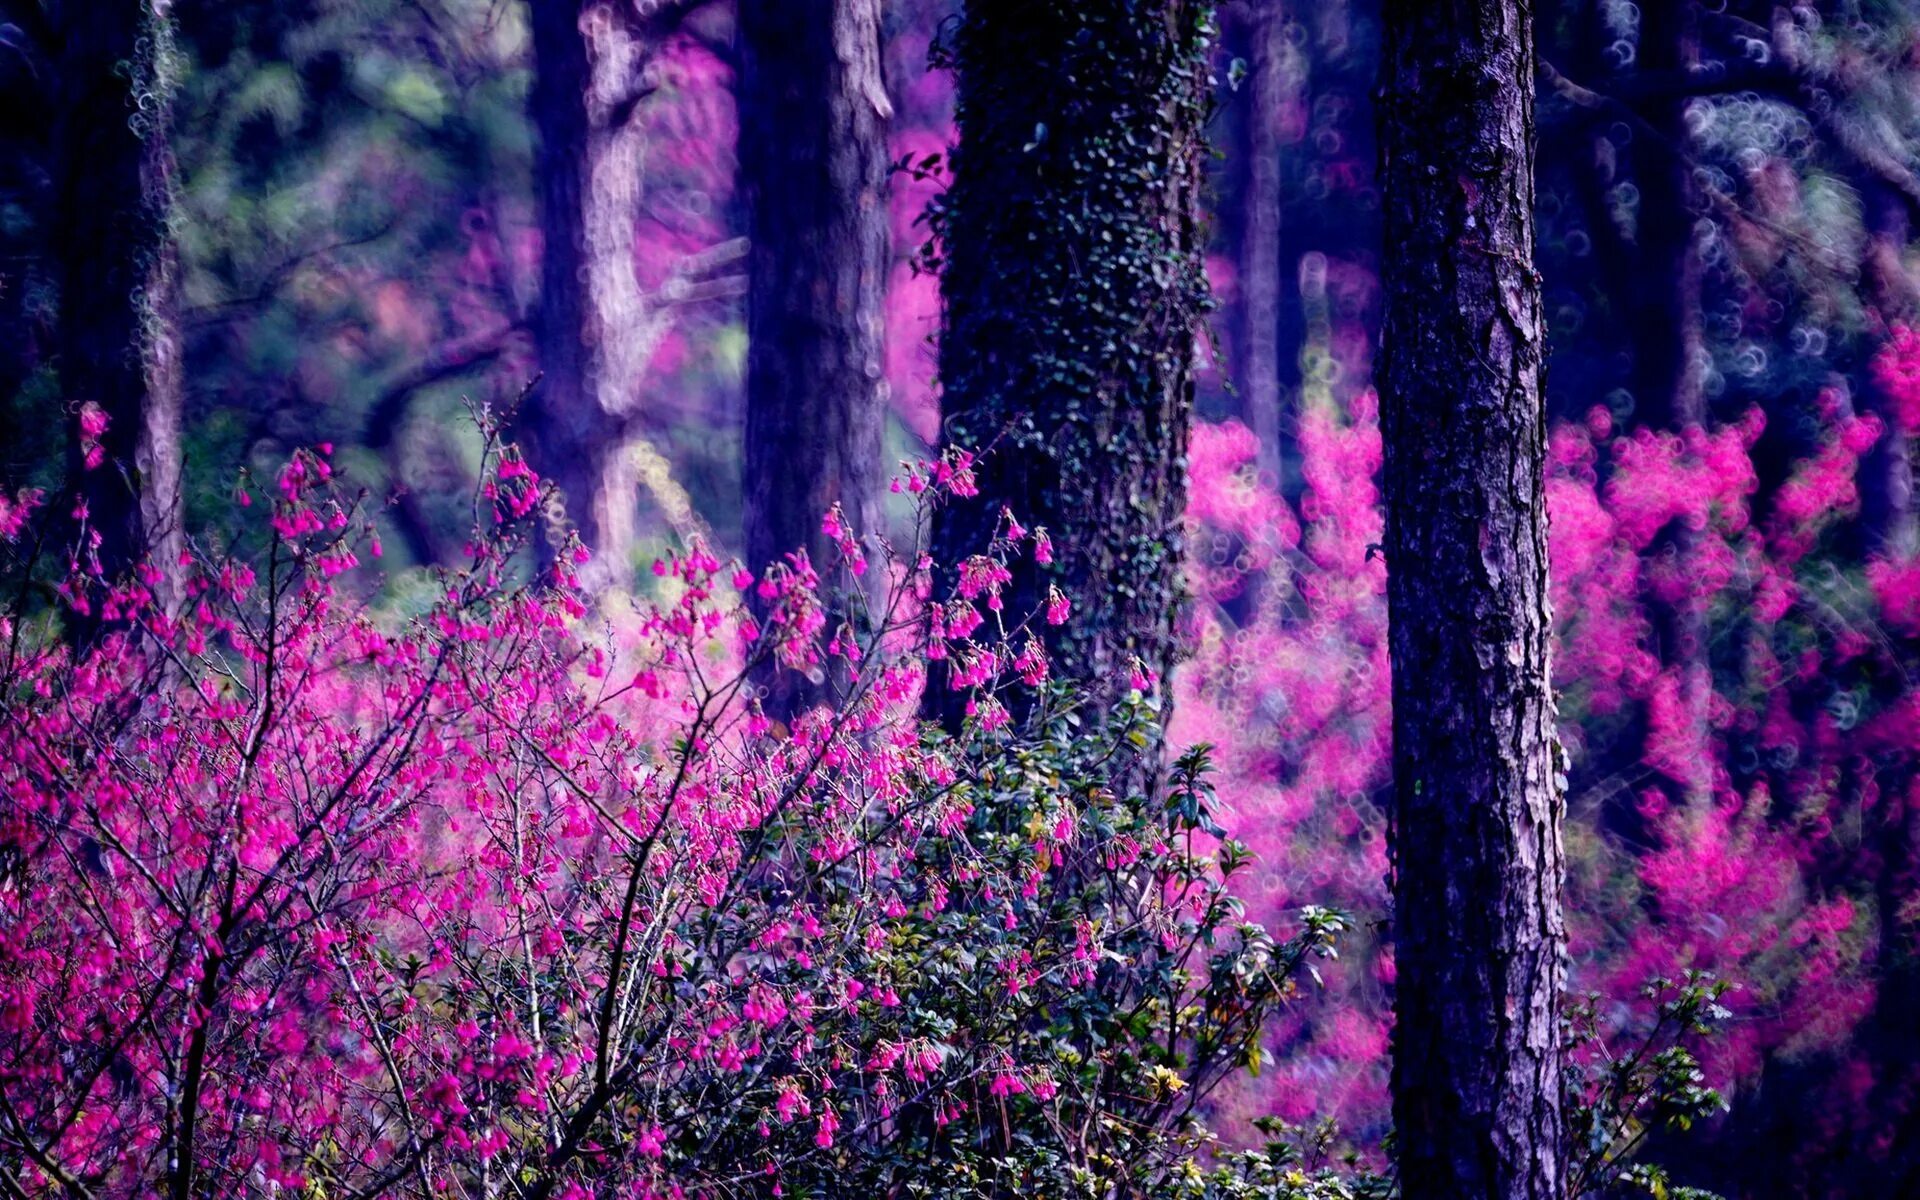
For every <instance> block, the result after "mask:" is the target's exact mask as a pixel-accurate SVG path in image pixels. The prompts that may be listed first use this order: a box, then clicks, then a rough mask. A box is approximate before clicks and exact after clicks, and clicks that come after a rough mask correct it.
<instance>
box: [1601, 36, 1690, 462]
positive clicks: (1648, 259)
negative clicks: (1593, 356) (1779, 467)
mask: <svg viewBox="0 0 1920 1200" xmlns="http://www.w3.org/2000/svg"><path fill="white" fill-rule="evenodd" d="M1698 26H1699V15H1698V13H1697V12H1696V10H1695V8H1694V6H1693V5H1692V4H1691V3H1687V2H1686V0H1666V2H1665V3H1660V4H1650V5H1647V6H1645V7H1644V8H1643V9H1642V18H1641V26H1640V37H1639V41H1638V43H1637V58H1636V69H1637V70H1639V71H1642V72H1648V73H1653V74H1676V75H1677V74H1680V73H1681V72H1684V71H1687V70H1690V69H1692V68H1693V67H1694V66H1695V65H1696V64H1697V62H1698V59H1699V56H1700V50H1699V45H1700V34H1699V28H1698ZM1687 102H1688V98H1687V97H1686V96H1685V95H1683V94H1676V95H1674V96H1672V97H1670V98H1664V99H1662V100H1660V101H1659V102H1658V103H1657V104H1654V105H1652V106H1651V109H1650V111H1649V112H1648V113H1647V124H1648V126H1649V127H1650V128H1651V129H1652V130H1653V131H1654V132H1655V134H1656V135H1657V136H1656V137H1654V138H1650V139H1644V140H1645V141H1647V142H1648V143H1649V144H1646V145H1639V146H1636V147H1635V154H1634V182H1635V183H1636V184H1638V185H1639V189H1640V206H1639V210H1638V212H1639V216H1638V221H1637V224H1636V230H1635V240H1636V242H1637V243H1638V245H1639V250H1640V255H1639V258H1640V272H1639V278H1638V279H1636V280H1635V281H1634V282H1635V284H1636V286H1638V287H1640V288H1642V289H1644V290H1643V291H1642V292H1641V294H1640V295H1638V296H1634V297H1627V296H1622V297H1620V298H1619V299H1620V302H1621V303H1622V304H1623V305H1625V306H1627V307H1628V308H1629V309H1630V310H1631V311H1632V312H1634V313H1635V314H1636V319H1635V320H1634V321H1633V324H1632V328H1633V332H1634V352H1635V361H1634V401H1635V412H1636V416H1637V418H1638V420H1639V422H1640V423H1641V424H1643V425H1647V426H1651V427H1652V428H1655V429H1683V428H1685V427H1687V426H1690V425H1699V424H1702V423H1703V422H1704V421H1705V420H1706V418H1707V412H1706V392H1705V390H1704V389H1705V378H1704V372H1703V370H1702V365H1703V364H1702V360H1703V359H1704V358H1705V356H1706V322H1705V317H1704V315H1703V313H1702V310H1701V297H1700V286H1701V266H1702V264H1701V260H1700V237H1699V234H1698V233H1697V232H1696V231H1695V226H1696V225H1697V224H1698V222H1699V211H1698V210H1699V207H1700V202H1699V194H1698V189H1696V188H1695V187H1694V184H1693V163H1692V161H1691V151H1692V141H1693V139H1692V138H1691V137H1690V136H1689V134H1688V132H1687V124H1686V106H1687Z"/></svg>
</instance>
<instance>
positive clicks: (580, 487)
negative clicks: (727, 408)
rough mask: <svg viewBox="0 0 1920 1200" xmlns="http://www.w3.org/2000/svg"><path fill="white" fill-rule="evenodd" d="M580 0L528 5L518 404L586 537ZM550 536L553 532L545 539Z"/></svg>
mask: <svg viewBox="0 0 1920 1200" xmlns="http://www.w3.org/2000/svg"><path fill="white" fill-rule="evenodd" d="M580 8H581V5H580V3H579V0H544V2H542V3H535V4H533V5H532V6H531V13H532V18H533V56H534V70H533V87H532V89H531V95H530V96H529V102H528V103H529V107H530V108H531V110H532V112H531V115H532V118H533V125H534V128H535V129H536V130H537V131H538V133H539V136H540V147H539V154H538V157H537V158H536V160H535V166H534V173H535V186H536V187H537V188H538V189H539V193H540V234H541V250H540V254H541V258H540V309H539V316H538V319H537V321H536V322H535V327H534V328H535V335H536V338H537V341H538V348H539V356H540V383H539V385H538V386H537V387H536V388H535V389H534V391H533V392H532V393H531V394H530V395H529V396H528V397H527V400H526V406H525V410H524V411H523V412H522V413H521V420H520V437H521V440H522V442H523V443H524V444H525V447H526V452H527V458H528V461H529V462H531V463H532V464H533V467H534V469H535V470H537V471H539V472H540V473H541V474H542V475H544V476H546V477H547V478H549V479H551V480H553V482H554V484H555V485H556V486H557V487H558V488H559V489H560V493H561V496H562V498H563V499H564V500H565V501H566V503H567V505H568V507H569V516H570V517H571V518H572V520H573V521H574V523H575V526H576V528H577V529H578V530H579V531H580V534H581V540H582V541H583V542H585V543H587V544H588V545H589V546H593V545H595V544H596V543H597V542H598V540H599V539H598V536H597V531H596V530H595V529H594V528H593V526H592V525H591V518H592V511H591V506H592V497H593V495H594V489H595V487H596V486H597V484H598V480H599V471H598V469H597V467H598V457H599V454H600V447H601V446H602V444H603V443H604V442H605V440H606V438H607V436H608V435H607V431H606V429H605V428H604V426H605V424H606V422H605V419H604V415H603V414H602V412H601V409H600V402H599V399H598V397H597V396H596V395H595V394H594V390H593V386H592V382H591V369H590V365H589V364H590V362H591V360H592V352H591V349H590V346H589V340H590V337H589V331H588V326H587V305H588V298H587V287H586V272H587V234H586V216H587V214H586V203H587V201H586V188H587V183H588V165H589V164H588V157H587V156H588V145H587V143H588V125H587V86H588V77H589V67H588V62H587V39H586V36H585V34H584V33H582V32H581V29H580ZM551 540H552V539H549V541H551Z"/></svg>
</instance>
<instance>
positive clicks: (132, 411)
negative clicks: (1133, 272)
mask: <svg viewBox="0 0 1920 1200" xmlns="http://www.w3.org/2000/svg"><path fill="white" fill-rule="evenodd" d="M57 20H58V24H59V28H60V30H61V34H62V38H63V44H62V47H61V54H60V67H59V69H60V78H61V86H62V102H61V105H60V115H59V131H58V134H57V138H56V141H57V153H58V155H59V163H58V175H59V183H58V194H57V202H56V214H57V215H56V220H55V229H54V252H55V257H56V259H57V261H58V265H59V276H60V315H59V321H58V328H57V332H56V342H57V354H58V363H59V373H60V385H61V389H62V391H63V392H64V393H65V396H66V402H67V408H68V412H69V414H70V417H69V419H70V420H71V421H72V422H73V428H72V433H71V438H70V443H71V445H72V447H73V457H72V460H71V468H72V475H73V479H74V486H75V489H76V490H77V491H78V492H79V494H80V495H81V496H82V497H83V498H84V499H85V501H86V505H87V511H88V514H89V517H88V521H89V525H90V527H91V528H92V530H93V531H94V532H95V533H96V534H97V535H98V537H99V542H98V554H99V561H100V567H101V569H102V571H103V572H104V573H105V574H106V575H107V576H108V577H110V578H117V577H119V576H121V575H124V574H126V573H127V572H128V571H130V570H131V569H132V568H133V567H134V565H135V564H136V563H137V562H140V561H141V560H142V559H145V560H148V561H150V562H151V563H152V564H153V567H154V569H155V571H156V573H157V579H158V583H157V586H156V599H157V600H158V601H159V603H160V604H161V606H162V607H163V609H166V610H168V611H172V610H173V609H175V608H177V606H178V604H179V601H180V587H179V558H180V552H181V549H182V547H183V546H184V544H185V543H184V535H183V531H182V529H181V525H180V520H181V513H180V459H181V447H180V417H181V401H182V380H181V373H180V324H179V275H180V264H179V251H178V248H177V247H176V246H175V244H174V240H173V232H172V228H171V221H172V219H173V213H174V175H175V168H174V160H173V151H172V148H171V146H170V144H169V141H168V139H169V137H170V132H171V131H170V130H169V128H168V125H169V121H170V118H171V115H172V106H171V91H172V86H173V81H172V79H171V78H170V74H171V71H172V63H171V61H170V60H171V57H172V54H173V48H172V40H171V31H170V26H169V22H168V18H167V14H166V6H165V3H164V0H110V2H109V0H101V2H99V3H78V2H76V0H66V2H65V3H63V4H62V5H61V6H60V8H59V11H58V14H57ZM96 410H97V412H98V413H99V414H100V415H104V417H105V418H106V422H107V424H106V430H105V432H104V433H103V434H102V435H101V436H100V437H99V438H98V439H97V453H96V454H95V455H94V457H95V459H96V460H97V461H98V463H99V465H98V466H97V467H93V468H91V469H89V467H88V451H89V449H90V448H92V447H90V445H89V443H90V442H92V441H93V439H90V438H87V437H85V436H84V435H83V432H82V428H81V426H82V423H83V422H85V421H88V420H89V419H90V418H91V416H92V414H93V413H94V412H95V411H96ZM96 617H97V613H96V614H94V615H93V616H92V617H83V618H82V619H81V620H79V621H78V622H77V623H76V629H75V633H76V635H77V636H79V637H81V638H82V639H84V638H85V637H87V636H89V635H90V632H91V630H92V629H93V628H94V627H95V618H96Z"/></svg>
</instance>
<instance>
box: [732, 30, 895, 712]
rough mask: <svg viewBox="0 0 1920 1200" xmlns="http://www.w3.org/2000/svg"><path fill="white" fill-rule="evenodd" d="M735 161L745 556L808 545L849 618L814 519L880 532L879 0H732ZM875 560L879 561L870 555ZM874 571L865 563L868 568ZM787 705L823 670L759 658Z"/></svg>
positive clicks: (843, 587)
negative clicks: (743, 341) (778, 665)
mask: <svg viewBox="0 0 1920 1200" xmlns="http://www.w3.org/2000/svg"><path fill="white" fill-rule="evenodd" d="M738 21H739V26H738V30H739V44H740V59H741V72H742V73H741V81H740V82H741V88H740V93H739V101H740V175H741V184H742V187H743V190H744V191H745V200H746V210H747V238H748V244H749V247H750V248H749V250H748V257H747V337H748V346H747V412H746V446H745V451H744V461H743V464H742V475H743V478H742V485H743V494H744V497H745V503H746V512H745V534H746V550H747V565H748V566H749V567H750V568H752V570H753V571H754V572H755V573H759V572H760V571H762V570H764V569H765V568H766V567H767V566H768V564H770V563H775V562H779V561H781V559H782V558H783V556H785V555H786V554H788V553H790V552H792V551H795V550H805V551H806V552H807V554H808V556H809V558H810V559H811V560H812V562H813V565H814V566H815V568H816V569H818V570H820V572H821V574H822V580H823V583H825V584H827V585H828V586H829V587H830V589H832V590H839V591H841V592H842V596H841V598H840V599H839V600H837V601H836V602H835V603H833V605H832V607H833V609H834V610H835V612H836V619H847V618H853V619H857V617H858V612H859V607H860V606H859V604H858V603H857V600H856V599H855V593H856V592H857V591H858V590H859V589H860V586H861V585H860V584H859V583H858V582H857V581H856V580H854V579H853V577H852V576H851V575H845V576H843V577H841V578H839V579H837V580H836V579H835V578H834V576H833V575H832V574H831V573H830V572H829V571H828V567H829V564H831V563H833V562H834V561H835V560H836V554H835V552H834V551H833V549H832V543H831V541H830V540H829V539H827V538H826V537H825V536H824V535H823V534H822V533H821V518H822V517H823V516H824V515H825V514H826V512H827V510H828V509H829V508H830V507H831V506H833V505H835V504H838V505H840V507H841V509H842V510H843V511H844V513H845V515H846V519H847V522H848V524H849V525H850V526H851V527H852V530H853V531H854V532H855V534H856V535H858V536H860V537H863V538H864V537H866V536H868V535H869V534H873V533H877V532H879V528H878V526H879V520H880V489H881V486H882V483H883V481H884V480H885V478H886V475H887V465H886V460H885V457H884V454H883V443H884V436H883V435H884V433H885V429H886V420H887V407H886V396H885V392H884V388H885V386H886V384H885V377H884V373H883V359H882V330H883V324H884V321H885V314H884V313H883V311H882V306H883V304H884V302H885V299H886V282H887V269H888V263H889V260H888V253H889V238H888V228H887V205H886V185H887V118H888V117H889V116H890V115H891V113H892V109H891V105H890V104H889V103H888V101H887V93H886V85H885V82H884V80H883V79H882V77H881V70H880V0H740V5H739V17H738ZM876 561H877V560H876ZM883 573H884V572H882V571H880V570H877V569H876V570H874V571H872V572H870V573H869V575H868V576H867V580H869V581H872V580H877V579H879V578H880V576H881V575H882V574H883ZM758 682H759V684H760V685H761V686H763V687H764V688H765V689H766V695H765V698H764V703H765V705H766V709H767V712H768V713H769V714H771V715H773V716H775V717H778V718H780V719H782V720H787V719H790V718H791V717H792V716H793V714H794V713H795V712H796V711H799V710H802V709H804V708H807V707H811V706H812V705H813V704H815V703H817V702H818V701H820V700H823V699H825V698H827V695H828V693H829V691H830V688H829V687H828V686H827V684H828V681H827V680H826V679H825V678H824V677H822V678H821V679H820V680H817V681H810V680H809V679H807V678H806V677H804V676H801V675H800V674H798V673H797V672H794V671H789V670H772V669H770V670H767V671H766V672H764V673H763V675H762V677H761V678H760V680H759V681H758Z"/></svg>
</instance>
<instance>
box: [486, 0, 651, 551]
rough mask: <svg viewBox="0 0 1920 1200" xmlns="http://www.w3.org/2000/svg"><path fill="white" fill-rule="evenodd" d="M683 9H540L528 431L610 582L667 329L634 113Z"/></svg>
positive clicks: (530, 444)
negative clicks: (646, 222)
mask: <svg viewBox="0 0 1920 1200" xmlns="http://www.w3.org/2000/svg"><path fill="white" fill-rule="evenodd" d="M656 7H659V6H656ZM686 7H688V6H687V5H683V4H672V5H667V6H664V8H663V9H662V10H661V11H662V14H663V15H661V16H658V17H654V18H643V17H640V16H637V15H635V13H634V12H633V11H631V9H630V6H629V5H627V4H622V3H601V2H597V0H540V2H539V3H536V4H533V5H532V6H531V8H532V23H533V48H534V82H533V88H532V93H531V95H530V97H529V101H528V107H529V109H530V110H531V117H532V120H533V124H534V126H535V128H536V129H537V131H538V132H539V135H540V149H539V155H538V158H537V160H536V164H535V168H536V173H537V176H538V179H537V187H538V188H539V192H540V229H541V236H542V251H541V253H542V260H541V271H540V285H541V293H540V313H539V319H538V321H537V322H536V334H537V338H538V349H539V354H540V370H541V379H540V384H539V386H538V387H536V388H535V389H534V391H533V393H532V394H531V395H529V396H528V398H527V402H526V406H525V409H524V411H523V412H522V413H521V416H520V422H519V435H520V439H521V441H522V443H523V444H524V445H525V447H526V451H527V456H528V460H529V461H530V462H531V463H532V465H533V467H534V469H535V470H537V471H539V472H540V474H541V475H542V476H544V477H546V478H548V479H550V480H552V481H553V482H554V483H555V484H556V485H557V486H558V487H559V490H560V493H561V496H562V498H563V499H564V500H565V502H566V506H567V511H566V520H567V521H568V522H570V523H571V524H572V526H573V528H574V529H575V530H576V531H577V532H578V534H579V536H580V540H581V542H582V543H583V544H584V545H585V546H586V548H587V549H588V550H590V551H592V553H593V555H594V562H595V564H596V565H595V567H594V568H593V574H595V575H598V576H600V577H601V578H603V579H605V580H612V579H615V578H624V577H625V574H626V571H627V569H628V565H629V564H628V562H627V558H628V555H629V554H630V552H631V543H632V536H633V534H632V524H633V505H634V496H633V495H632V492H631V489H630V488H620V487H617V486H610V484H612V482H613V481H617V480H619V479H621V478H623V477H624V475H623V473H622V472H620V471H619V470H618V469H617V460H618V457H619V455H620V452H621V450H622V449H623V446H624V443H625V440H626V432H627V427H628V424H629V422H630V421H631V419H632V417H633V413H634V410H635V408H636V401H637V391H638V388H639V384H640V380H641V377H642V375H643V374H644V373H645V371H646V367H647V363H648V361H649V360H650V359H651V358H652V356H653V351H654V350H655V348H656V347H657V346H658V345H659V341H660V337H661V334H662V333H663V332H664V328H665V322H664V319H663V315H662V310H661V308H660V306H659V305H657V304H656V303H654V302H653V301H652V298H650V297H648V296H647V295H646V294H644V293H643V292H642V291H641V288H640V282H639V278H638V276H637V275H636V273H635V260H634V250H635V227H636V223H637V221H638V219H639V209H640V200H641V184H642V181H643V172H644V167H645V153H644V152H645V148H646V139H645V136H644V133H643V131H642V129H641V128H640V123H639V122H638V121H637V120H635V119H634V118H635V113H636V111H637V110H638V107H639V105H640V102H641V101H642V100H643V99H644V97H645V94H646V88H647V68H648V67H649V65H650V64H651V63H652V61H653V59H654V57H655V55H656V54H657V53H658V50H659V45H660V42H661V40H662V39H663V38H664V36H665V34H666V33H667V32H668V30H669V29H670V27H671V20H672V19H673V18H675V17H677V16H678V15H679V14H680V13H681V12H682V11H684V9H685V8H686ZM549 524H550V528H549V529H548V531H547V536H546V537H545V539H544V545H545V546H546V551H547V554H548V555H549V556H551V554H552V553H553V551H554V550H555V549H556V548H557V546H558V544H559V540H560V539H559V538H558V537H557V536H555V533H556V529H555V528H554V527H555V526H557V525H558V522H557V521H550V523H549Z"/></svg>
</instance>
